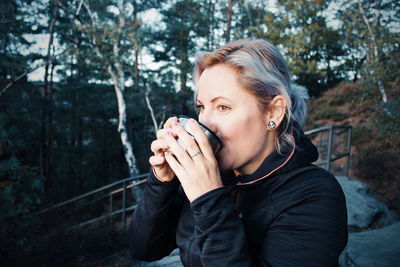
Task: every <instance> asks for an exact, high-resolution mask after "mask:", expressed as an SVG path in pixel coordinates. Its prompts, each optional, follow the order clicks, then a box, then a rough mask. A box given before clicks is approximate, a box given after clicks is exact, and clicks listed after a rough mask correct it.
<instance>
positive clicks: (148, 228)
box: [129, 40, 347, 266]
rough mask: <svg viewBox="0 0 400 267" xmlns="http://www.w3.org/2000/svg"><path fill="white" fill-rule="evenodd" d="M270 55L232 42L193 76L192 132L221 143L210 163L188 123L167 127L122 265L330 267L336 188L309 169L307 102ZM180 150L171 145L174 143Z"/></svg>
mask: <svg viewBox="0 0 400 267" xmlns="http://www.w3.org/2000/svg"><path fill="white" fill-rule="evenodd" d="M290 81H291V79H290V74H289V71H288V68H287V65H286V63H285V61H284V59H283V57H282V55H281V54H280V53H279V51H278V50H277V49H276V48H275V47H274V46H272V45H271V44H270V43H268V42H266V41H263V40H239V41H236V42H232V43H229V44H227V45H225V46H224V47H222V48H220V49H217V50H216V51H214V52H213V53H203V54H201V55H200V56H199V57H198V59H197V61H196V64H195V68H194V82H195V87H196V102H197V105H198V108H199V121H200V122H201V123H203V124H204V125H206V126H207V127H208V128H209V129H211V130H212V131H214V132H215V133H216V134H217V135H218V136H219V137H220V138H221V140H222V143H223V146H222V149H221V150H220V151H219V152H218V153H217V154H216V155H214V153H213V151H212V149H211V147H210V145H209V143H208V140H207V137H206V136H205V134H204V133H203V132H202V130H201V129H200V126H199V124H198V123H197V122H196V121H195V120H193V119H192V120H191V121H190V128H191V130H192V132H193V135H194V138H192V137H191V135H189V134H188V133H187V132H186V131H185V130H184V129H183V128H182V126H181V125H180V124H179V121H178V119H177V118H170V119H169V120H168V121H167V122H166V123H165V126H164V129H162V130H160V131H159V132H158V134H157V140H155V141H154V142H153V143H152V145H151V149H152V151H153V152H154V155H153V156H152V157H151V158H150V160H149V161H150V164H151V165H152V167H153V171H152V173H151V174H150V175H149V178H148V183H147V185H146V188H145V190H144V194H143V199H142V201H141V203H140V204H139V206H138V208H137V209H136V211H135V213H134V215H133V219H132V223H131V226H130V233H129V235H130V236H129V238H130V241H131V254H132V256H133V258H136V259H140V260H147V261H152V260H158V259H161V258H162V257H164V256H166V255H169V253H171V251H172V250H173V249H174V248H176V247H179V250H180V256H181V260H182V262H183V264H184V265H185V266H335V265H338V257H339V255H340V253H341V251H342V250H343V248H344V247H345V245H346V242H347V212H346V205H345V199H344V195H343V192H342V190H341V188H340V186H339V184H338V183H337V181H336V179H335V178H334V177H333V176H332V175H330V174H329V173H328V172H326V171H325V170H323V169H320V168H318V167H316V166H314V165H312V164H311V162H313V161H315V160H316V159H317V158H318V153H317V150H316V148H315V147H314V146H313V145H312V144H311V142H310V141H309V140H308V139H307V138H306V137H305V136H304V134H303V132H302V130H301V129H300V126H299V125H301V124H302V123H303V122H304V119H305V113H306V112H305V110H306V106H305V100H304V93H301V91H299V90H298V88H297V89H296V87H293V86H292V87H291V84H290ZM177 139H179V141H180V143H183V146H182V145H180V144H179V143H178V141H177Z"/></svg>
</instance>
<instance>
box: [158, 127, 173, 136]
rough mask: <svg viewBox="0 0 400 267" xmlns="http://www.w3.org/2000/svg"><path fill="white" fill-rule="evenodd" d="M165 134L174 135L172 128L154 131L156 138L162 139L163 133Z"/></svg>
mask: <svg viewBox="0 0 400 267" xmlns="http://www.w3.org/2000/svg"><path fill="white" fill-rule="evenodd" d="M167 134H172V135H175V133H174V132H173V131H172V129H171V127H170V128H166V129H161V130H158V131H157V133H156V136H157V139H163V138H164V137H165V135H167Z"/></svg>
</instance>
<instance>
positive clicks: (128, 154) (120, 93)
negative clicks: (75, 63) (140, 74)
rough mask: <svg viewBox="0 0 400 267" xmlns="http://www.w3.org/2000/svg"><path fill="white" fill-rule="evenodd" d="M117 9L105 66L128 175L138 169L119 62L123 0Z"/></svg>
mask: <svg viewBox="0 0 400 267" xmlns="http://www.w3.org/2000/svg"><path fill="white" fill-rule="evenodd" d="M83 6H84V8H85V9H86V10H87V12H88V14H89V16H90V18H91V21H92V26H93V27H95V25H96V24H99V22H98V21H96V18H95V16H94V15H93V13H92V11H91V10H90V7H89V5H88V4H87V3H86V2H83ZM118 10H119V15H118V24H117V25H116V26H117V27H118V29H117V38H115V40H113V56H114V57H113V62H108V66H107V72H108V74H110V76H111V80H112V82H113V85H114V91H115V95H116V97H117V103H118V133H119V135H120V138H121V143H122V146H123V149H124V155H125V160H126V162H127V164H128V170H129V175H130V176H136V175H138V174H139V170H138V168H137V163H136V157H135V155H134V154H133V149H132V145H131V142H130V141H129V138H128V131H127V126H126V125H127V112H126V102H125V98H124V92H125V73H124V71H123V67H122V63H121V62H120V57H121V55H120V44H119V42H120V37H121V34H122V33H121V32H122V28H123V27H124V26H125V17H124V1H123V0H120V1H118ZM92 40H93V45H94V49H95V52H96V54H97V55H98V56H99V57H100V58H105V56H104V55H103V53H102V51H101V50H100V48H99V45H98V44H97V41H96V38H95V37H94V36H92Z"/></svg>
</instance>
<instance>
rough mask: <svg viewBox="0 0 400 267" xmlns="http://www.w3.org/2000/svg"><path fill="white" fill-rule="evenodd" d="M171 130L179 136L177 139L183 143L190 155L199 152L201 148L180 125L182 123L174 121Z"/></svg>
mask: <svg viewBox="0 0 400 267" xmlns="http://www.w3.org/2000/svg"><path fill="white" fill-rule="evenodd" d="M172 130H174V132H175V133H176V135H177V137H178V138H179V141H180V142H181V143H182V144H183V146H184V148H185V149H186V151H187V153H188V154H189V156H190V157H192V155H198V153H199V152H200V153H201V149H200V148H199V146H198V145H197V143H196V141H195V140H194V137H193V136H192V135H190V134H188V132H187V131H186V130H185V129H184V128H183V127H182V125H180V124H179V123H174V124H173V125H172Z"/></svg>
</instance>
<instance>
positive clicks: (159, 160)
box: [149, 156, 165, 167]
mask: <svg viewBox="0 0 400 267" xmlns="http://www.w3.org/2000/svg"><path fill="white" fill-rule="evenodd" d="M149 163H150V165H151V166H154V167H157V166H160V165H163V164H164V163H165V157H163V156H151V157H150V158H149Z"/></svg>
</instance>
